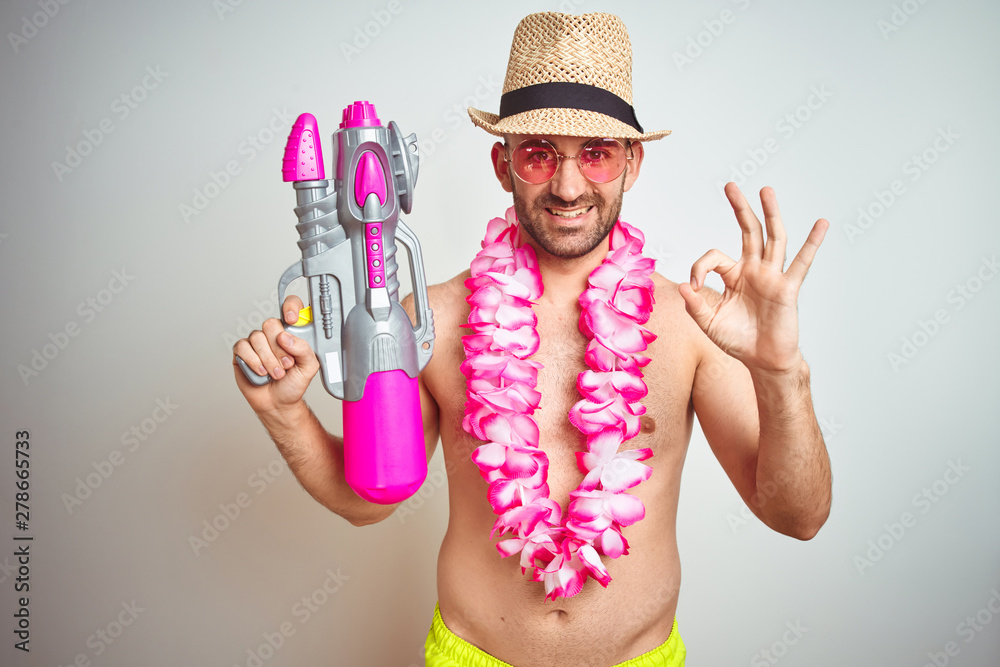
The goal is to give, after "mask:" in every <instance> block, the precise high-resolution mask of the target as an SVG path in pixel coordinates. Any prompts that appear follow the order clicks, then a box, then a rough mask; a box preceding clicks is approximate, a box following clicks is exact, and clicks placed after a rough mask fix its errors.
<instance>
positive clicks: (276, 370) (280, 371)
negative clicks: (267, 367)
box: [272, 366, 285, 380]
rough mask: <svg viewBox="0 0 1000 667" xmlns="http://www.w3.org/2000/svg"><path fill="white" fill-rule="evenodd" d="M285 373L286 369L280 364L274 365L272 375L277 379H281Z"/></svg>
mask: <svg viewBox="0 0 1000 667" xmlns="http://www.w3.org/2000/svg"><path fill="white" fill-rule="evenodd" d="M284 374H285V371H284V370H283V369H282V368H281V367H280V366H275V367H274V373H272V375H273V376H274V379H275V380H280V379H281V376H282V375H284Z"/></svg>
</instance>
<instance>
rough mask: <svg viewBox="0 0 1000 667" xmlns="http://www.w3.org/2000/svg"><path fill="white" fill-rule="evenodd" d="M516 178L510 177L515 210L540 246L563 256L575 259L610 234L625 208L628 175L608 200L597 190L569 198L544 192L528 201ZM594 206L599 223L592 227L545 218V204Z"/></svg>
mask: <svg viewBox="0 0 1000 667" xmlns="http://www.w3.org/2000/svg"><path fill="white" fill-rule="evenodd" d="M516 181H517V179H516V178H512V179H511V189H512V191H513V195H514V211H515V213H517V219H518V222H519V223H520V225H521V228H522V229H524V231H526V232H528V235H529V236H531V238H532V239H533V240H534V241H535V243H536V244H537V245H538V247H539V248H541V249H542V250H544V251H545V252H547V253H548V254H550V255H552V256H553V257H560V258H562V259H576V258H578V257H583V256H584V255H587V254H589V253H590V252H592V251H593V250H594V249H595V248H597V247H598V246H599V245H601V243H603V242H604V241H605V239H607V238H608V234H610V233H611V230H612V228H613V227H614V226H615V222H617V221H618V216H619V215H620V214H621V210H622V198H623V195H624V193H625V179H622V182H621V187H620V188H619V190H618V193H617V195H616V196H615V198H614V200H612V201H611V202H610V203H608V200H607V199H605V198H604V197H602V196H601V195H600V194H598V193H592V194H590V195H587V196H583V197H579V198H577V199H575V200H574V201H571V202H567V201H564V200H563V199H560V198H559V197H556V196H555V195H552V194H549V193H545V194H542V195H539V196H538V198H536V199H535V201H534V202H533V203H532V205H531V207H530V209H529V204H528V202H527V201H525V199H524V197H522V196H521V195H520V194H519V193H518V191H517V188H518V185H519V184H518V183H517V182H516ZM581 206H593V207H594V208H595V209H596V212H597V224H596V225H595V226H593V227H592V228H590V229H585V230H578V229H561V228H558V227H557V228H554V229H553V228H550V227H549V226H547V225H546V224H545V223H544V222H543V219H544V218H545V216H547V215H548V213H547V212H546V210H545V209H546V208H577V207H581Z"/></svg>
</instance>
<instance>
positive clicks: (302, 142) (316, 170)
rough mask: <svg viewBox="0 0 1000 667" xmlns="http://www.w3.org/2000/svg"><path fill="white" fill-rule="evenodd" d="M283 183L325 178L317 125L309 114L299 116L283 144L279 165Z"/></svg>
mask: <svg viewBox="0 0 1000 667" xmlns="http://www.w3.org/2000/svg"><path fill="white" fill-rule="evenodd" d="M281 175H282V177H283V179H284V180H285V182H286V183H287V182H289V181H317V180H322V179H324V178H326V171H325V170H324V169H323V150H322V149H321V148H320V139H319V125H318V124H317V123H316V117H315V116H313V115H312V114H311V113H304V114H300V115H299V117H298V118H296V119H295V124H294V125H292V132H291V133H290V134H289V135H288V141H287V142H286V143H285V159H284V160H283V161H282V163H281Z"/></svg>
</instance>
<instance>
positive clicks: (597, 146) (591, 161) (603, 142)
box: [580, 139, 626, 183]
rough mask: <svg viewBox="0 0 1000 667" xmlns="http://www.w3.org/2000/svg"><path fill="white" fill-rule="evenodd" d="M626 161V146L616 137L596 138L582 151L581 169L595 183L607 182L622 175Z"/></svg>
mask: <svg viewBox="0 0 1000 667" xmlns="http://www.w3.org/2000/svg"><path fill="white" fill-rule="evenodd" d="M625 162H626V158H625V147H624V146H622V145H621V144H620V143H619V142H617V141H615V140H614V139H594V140H593V141H591V142H589V143H588V144H587V145H586V146H584V147H583V150H582V151H580V169H581V171H583V175H584V176H586V177H587V178H588V179H590V180H591V181H593V182H594V183H607V182H609V181H613V180H615V179H616V178H618V177H619V176H621V173H622V172H623V171H625Z"/></svg>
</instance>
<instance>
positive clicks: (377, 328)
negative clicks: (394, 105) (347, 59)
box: [241, 122, 434, 401]
mask: <svg viewBox="0 0 1000 667" xmlns="http://www.w3.org/2000/svg"><path fill="white" fill-rule="evenodd" d="M333 144H334V155H333V161H334V169H335V173H336V187H335V188H334V189H333V190H332V191H331V190H329V181H328V180H316V181H296V182H295V183H294V187H295V191H296V198H297V203H298V206H297V207H296V208H295V214H296V216H298V224H297V225H296V229H297V230H298V232H299V241H298V244H299V248H300V249H301V251H302V260H301V261H300V262H296V263H295V264H293V265H292V266H290V267H289V268H288V270H286V271H285V273H284V274H283V275H282V276H281V279H280V280H279V282H278V300H279V303H283V302H284V299H285V292H286V290H287V288H288V286H289V285H290V284H291V283H292V281H294V280H296V279H298V278H306V279H308V281H309V300H310V303H311V305H312V311H313V321H312V322H311V323H310V324H307V325H305V326H291V325H287V324H286V325H285V330H286V331H288V332H289V333H292V334H294V335H295V336H298V337H299V338H302V339H303V340H305V341H307V342H308V343H309V345H310V346H311V347H312V349H313V351H315V353H316V356H317V357H318V358H319V362H320V366H321V369H322V375H323V385H324V386H325V387H326V390H327V391H328V392H329V393H330V394H331V395H333V396H335V397H337V398H340V399H343V400H347V401H358V400H360V399H361V397H362V396H363V394H364V389H365V383H366V382H367V379H368V377H369V375H371V374H372V373H377V372H382V371H392V370H403V371H405V372H406V374H407V376H409V377H411V378H415V377H417V375H418V374H419V373H420V371H421V370H423V368H424V367H425V366H426V365H427V363H428V362H429V361H430V358H431V354H432V352H433V345H434V320H433V314H432V312H431V309H430V305H429V303H428V297H427V282H426V277H425V274H424V267H423V255H422V253H421V251H420V243H419V241H418V240H417V238H416V236H415V235H414V234H413V232H412V231H410V229H409V228H408V227H407V226H406V225H405V224H404V223H403V221H402V220H401V219H400V217H399V216H400V212H406V213H409V210H410V205H411V202H412V198H411V197H412V191H413V186H414V185H415V183H416V174H417V168H418V159H419V158H418V155H417V151H416V137H415V136H414V135H410V136H408V137H406V138H405V139H403V138H402V137H401V136H400V133H399V130H398V128H397V126H396V124H395V123H393V122H390V123H389V126H388V127H382V126H374V127H348V128H342V129H340V130H338V131H337V132H336V133H334V135H333ZM387 148H388V150H387ZM366 152H371V153H373V154H374V156H375V159H377V161H378V163H379V165H380V169H382V170H383V177H384V179H385V181H386V189H385V201H384V202H382V201H380V199H381V198H380V197H379V194H378V193H377V192H368V193H365V191H364V190H365V184H364V183H358V179H359V178H361V171H362V170H361V169H360V168H359V165H360V163H361V162H362V161H363V160H365V159H367V160H368V161H371V160H372V158H370V157H369V158H365V157H364V153H366ZM362 180H363V179H362ZM358 193H360V195H359V194H358ZM359 196H361V197H363V199H362V203H359V202H358V200H357V199H358V197H359ZM373 229H378V230H379V234H378V237H377V245H378V246H379V250H378V251H377V252H375V253H374V255H373V252H372V251H371V250H370V246H371V244H372V242H373V241H374V240H375V237H373V236H372V230H373ZM397 240H398V241H399V242H400V243H401V244H402V245H403V247H404V248H406V250H407V253H408V255H409V265H410V278H411V281H412V285H413V296H414V306H415V310H416V319H417V322H416V325H413V323H412V322H411V321H410V318H409V316H408V315H407V314H406V311H405V310H404V309H403V307H402V306H401V305H400V304H399V281H398V280H397V277H396V273H397V271H398V264H397V262H396V251H397V248H396V241H397ZM373 257H374V259H373ZM376 262H377V263H378V264H379V267H380V268H381V270H382V272H383V274H384V276H383V275H382V274H379V271H378V268H379V267H376V268H373V267H372V264H373V263H376ZM375 280H378V283H377V284H376V283H375V282H373V281H375ZM241 361H242V360H241ZM241 365H244V364H241ZM247 376H248V377H249V378H250V379H251V381H254V382H255V384H265V383H266V382H267V381H268V378H267V376H263V377H261V376H257V375H256V374H253V373H247Z"/></svg>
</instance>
